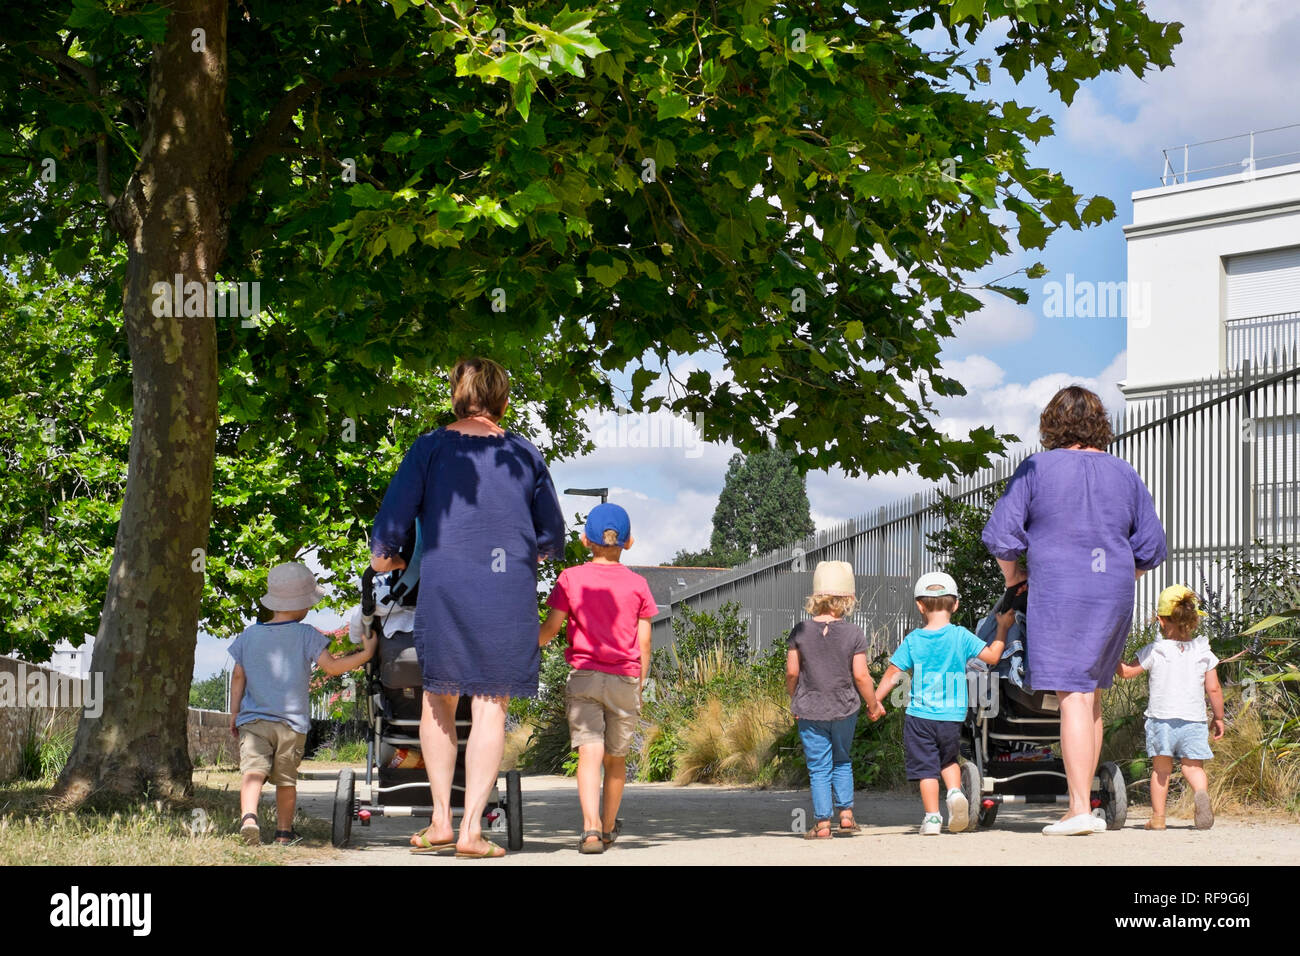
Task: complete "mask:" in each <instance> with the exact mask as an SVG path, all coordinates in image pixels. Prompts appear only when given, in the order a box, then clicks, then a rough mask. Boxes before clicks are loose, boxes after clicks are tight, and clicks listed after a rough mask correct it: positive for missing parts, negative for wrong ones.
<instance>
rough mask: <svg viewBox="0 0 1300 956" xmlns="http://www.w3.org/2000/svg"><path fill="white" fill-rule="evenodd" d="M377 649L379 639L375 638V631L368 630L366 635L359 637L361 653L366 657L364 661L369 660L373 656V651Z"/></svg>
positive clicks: (372, 629)
mask: <svg viewBox="0 0 1300 956" xmlns="http://www.w3.org/2000/svg"><path fill="white" fill-rule="evenodd" d="M378 649H379V638H378V637H376V636H375V629H374V628H373V627H372V628H368V629H367V630H366V633H365V634H363V635H362V637H361V651H362V653H364V654H365V655H366V657H365V659H366V660H370V659H371V658H373V657H374V656H375V651H377V650H378Z"/></svg>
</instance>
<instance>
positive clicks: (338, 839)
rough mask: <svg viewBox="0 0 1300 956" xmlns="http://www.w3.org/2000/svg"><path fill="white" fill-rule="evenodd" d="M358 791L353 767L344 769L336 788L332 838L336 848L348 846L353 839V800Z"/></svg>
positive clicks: (341, 771)
mask: <svg viewBox="0 0 1300 956" xmlns="http://www.w3.org/2000/svg"><path fill="white" fill-rule="evenodd" d="M356 789H357V783H356V774H355V772H354V771H353V770H352V768H351V767H344V768H343V769H342V770H340V771H339V782H338V784H337V786H335V788H334V826H333V829H332V832H331V834H330V838H331V842H333V844H334V845H335V846H346V845H347V842H348V840H349V839H350V838H351V837H352V798H353V796H354V795H355V793H356Z"/></svg>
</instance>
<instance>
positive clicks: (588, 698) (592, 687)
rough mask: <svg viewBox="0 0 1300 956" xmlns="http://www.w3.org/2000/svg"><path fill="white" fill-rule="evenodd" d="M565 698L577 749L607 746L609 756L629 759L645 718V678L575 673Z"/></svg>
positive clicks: (596, 672)
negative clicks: (637, 731) (643, 695)
mask: <svg viewBox="0 0 1300 956" xmlns="http://www.w3.org/2000/svg"><path fill="white" fill-rule="evenodd" d="M564 696H565V709H566V711H567V713H568V717H569V739H570V740H571V741H572V743H573V746H575V747H581V746H583V745H584V744H599V743H603V744H604V745H605V753H607V754H608V755H609V756H611V757H626V756H627V752H628V751H629V750H631V749H632V734H633V733H635V732H636V724H637V719H638V718H639V717H640V716H641V678H639V677H629V676H627V675H624V674H606V673H605V672H604V671H584V670H572V671H569V682H568V684H567V685H566V686H565V693H564Z"/></svg>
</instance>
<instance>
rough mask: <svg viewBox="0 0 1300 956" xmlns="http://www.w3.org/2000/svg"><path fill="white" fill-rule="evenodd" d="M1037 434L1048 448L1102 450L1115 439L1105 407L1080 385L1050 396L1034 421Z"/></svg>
mask: <svg viewBox="0 0 1300 956" xmlns="http://www.w3.org/2000/svg"><path fill="white" fill-rule="evenodd" d="M1038 433H1039V435H1040V436H1041V437H1042V440H1043V447H1044V448H1049V449H1050V448H1068V447H1070V446H1071V445H1079V446H1081V447H1083V448H1099V449H1101V450H1103V451H1104V450H1105V449H1106V446H1108V445H1109V444H1110V443H1111V442H1112V441H1113V440H1114V438H1115V433H1114V432H1113V431H1111V427H1110V418H1109V417H1108V416H1107V414H1106V406H1105V405H1103V404H1102V403H1101V399H1100V398H1098V397H1097V393H1096V392H1091V391H1089V390H1088V389H1086V388H1084V387H1083V386H1082V385H1070V386H1069V387H1067V388H1063V389H1061V390H1060V391H1059V392H1057V393H1056V394H1055V395H1053V396H1052V400H1051V401H1050V402H1048V403H1047V407H1046V408H1044V409H1043V414H1042V416H1041V417H1040V418H1039V419H1038Z"/></svg>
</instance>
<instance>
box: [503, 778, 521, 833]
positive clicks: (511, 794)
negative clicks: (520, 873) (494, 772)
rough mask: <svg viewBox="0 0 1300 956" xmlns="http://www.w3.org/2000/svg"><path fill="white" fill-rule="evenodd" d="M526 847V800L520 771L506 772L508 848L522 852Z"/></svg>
mask: <svg viewBox="0 0 1300 956" xmlns="http://www.w3.org/2000/svg"><path fill="white" fill-rule="evenodd" d="M523 847H524V800H523V789H522V787H521V786H520V781H519V771H518V770H507V771H506V848H507V849H509V850H511V851H514V850H522V849H523Z"/></svg>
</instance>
